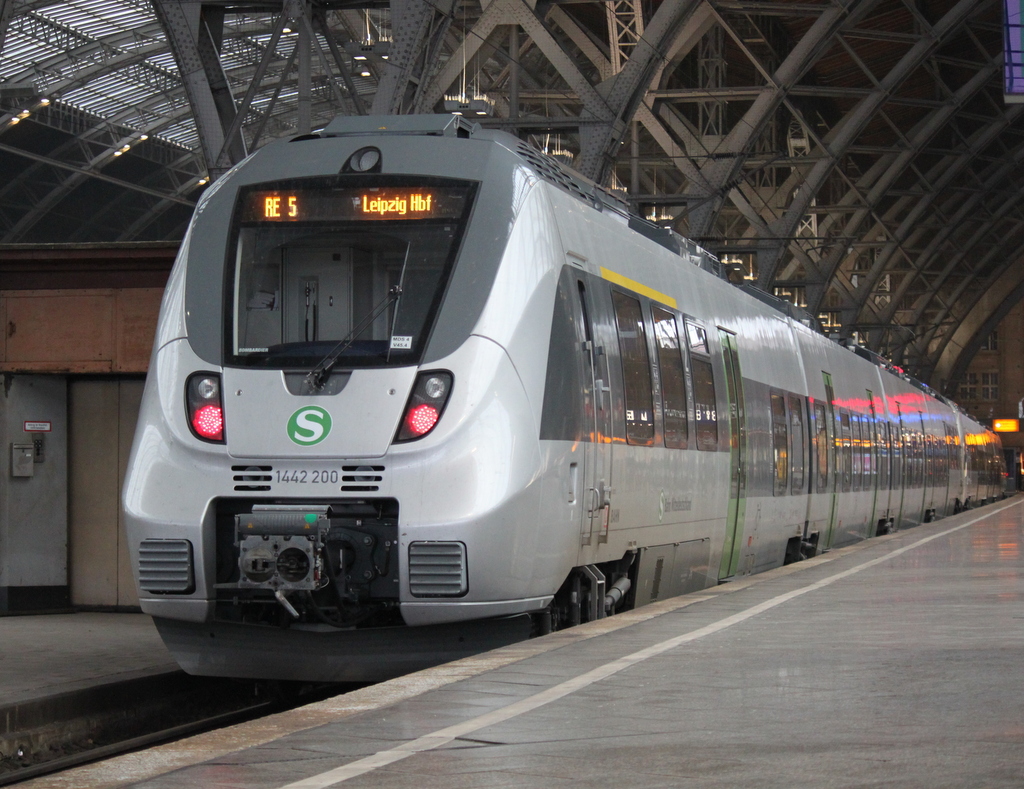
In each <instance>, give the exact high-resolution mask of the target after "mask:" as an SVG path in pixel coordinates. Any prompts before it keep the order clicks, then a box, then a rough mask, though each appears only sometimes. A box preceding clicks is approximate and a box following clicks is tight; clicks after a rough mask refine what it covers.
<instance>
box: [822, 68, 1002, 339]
mask: <svg viewBox="0 0 1024 789" xmlns="http://www.w3.org/2000/svg"><path fill="white" fill-rule="evenodd" d="M1001 66H1002V58H1001V57H1000V58H998V59H994V60H993V61H992V62H991V63H990V64H989V67H988V68H986V69H982V70H980V71H979V72H978V73H977V74H976V75H975V76H974V77H972V78H971V79H970V80H968V81H967V82H966V83H965V84H964V85H962V86H961V87H960V88H959V89H958V90H957V91H956V92H955V93H954V94H953V95H952V96H951V97H950V98H949V100H948V101H946V102H945V103H944V104H943V105H942V106H941V107H940V108H938V109H936V110H934V111H933V112H932V113H930V114H929V115H928V116H927V117H926V118H925V119H923V120H922V121H921V122H920V123H918V124H917V126H916V127H915V128H914V129H913V130H911V131H910V132H908V134H907V137H906V139H905V141H904V143H903V145H902V147H901V148H898V149H895V150H893V151H891V152H890V153H887V154H886V155H884V156H882V157H880V158H879V160H878V161H877V162H876V163H875V165H874V166H873V167H872V168H871V169H870V170H869V171H868V172H867V173H865V174H864V176H862V177H861V178H860V179H859V180H858V181H857V184H856V187H855V188H853V189H850V190H849V191H848V193H847V195H846V196H845V197H844V198H843V200H842V201H841V205H843V206H845V207H848V208H849V209H850V210H851V215H850V216H849V218H848V219H847V220H846V221H845V223H844V224H843V226H842V228H841V230H840V232H839V233H838V234H837V235H838V238H840V239H853V238H857V237H858V234H859V233H860V232H861V229H862V227H863V226H864V223H865V222H866V221H868V220H869V219H871V218H875V220H876V224H880V225H883V227H884V224H883V223H882V220H881V219H880V218H879V217H878V215H877V211H878V208H879V205H880V203H881V202H882V201H883V200H884V199H886V198H887V196H888V195H889V194H890V192H889V190H890V189H891V188H892V186H893V184H894V183H895V182H896V181H897V179H898V178H900V177H901V176H902V175H903V174H904V173H905V172H906V170H907V169H908V168H909V167H910V165H911V163H912V162H913V161H914V159H915V158H916V157H917V156H918V155H919V154H920V153H921V152H922V150H923V149H924V147H925V146H926V145H927V144H928V142H929V141H930V140H932V139H933V138H934V137H935V135H936V134H938V133H939V132H940V131H941V130H942V129H943V128H945V127H946V125H947V124H948V123H949V121H950V120H951V119H952V118H953V117H954V116H955V115H956V114H957V112H958V110H959V109H960V108H961V107H962V106H963V105H964V104H965V103H966V102H968V101H969V100H970V99H971V98H972V97H973V96H974V95H975V94H976V93H977V92H978V91H980V90H982V89H983V88H985V87H986V85H987V84H988V83H989V81H990V79H991V77H992V76H993V75H994V74H996V73H997V72H998V70H999V69H1000V68H1001ZM982 144H983V145H985V144H987V141H984V142H983V143H982ZM973 155H974V154H973V152H972V153H970V154H965V155H963V156H961V157H957V158H956V159H954V160H952V161H946V162H944V163H943V165H942V166H941V167H939V168H936V169H937V170H938V177H939V178H940V179H942V178H945V179H952V178H953V177H954V176H955V175H956V174H957V173H958V172H959V171H960V170H961V169H962V168H963V167H964V166H966V164H967V163H968V162H969V161H970V160H971V159H972V158H973ZM951 158H952V157H951ZM940 190H941V185H936V187H935V188H934V189H933V190H932V191H931V192H930V195H931V196H932V197H933V196H934V195H936V194H937V193H939V192H940ZM930 199H931V197H923V198H922V199H921V200H920V201H919V206H918V207H917V208H916V209H915V210H914V211H913V212H911V213H912V214H915V216H914V218H913V219H911V217H909V216H908V218H907V219H906V220H904V222H903V223H902V224H901V226H900V228H899V229H897V230H895V231H889V230H888V228H885V229H884V230H883V231H882V232H885V233H886V234H890V233H891V237H892V242H891V246H892V248H893V251H895V252H897V253H899V244H900V243H901V242H902V241H903V240H905V239H904V230H905V228H907V227H914V226H916V225H917V222H916V219H917V217H919V216H920V215H921V214H922V213H923V212H924V211H925V210H926V206H927V204H928V203H929V202H930ZM872 230H874V231H875V232H876V233H877V232H879V231H880V230H882V229H881V228H872ZM846 246H847V245H846V244H845V243H840V244H837V245H836V247H835V249H834V251H833V252H831V253H830V254H829V255H828V258H827V259H826V260H825V261H824V265H823V266H820V267H819V276H820V277H821V279H822V280H823V281H824V282H828V281H831V280H833V278H834V276H835V274H836V269H837V268H838V266H839V265H840V263H841V262H842V260H843V259H844V258H846V257H847V254H846V253H845V252H844V249H845V248H846ZM887 262H888V255H880V256H879V261H878V263H879V265H877V266H876V267H875V269H876V270H875V271H873V272H872V273H871V275H869V276H867V277H865V278H864V279H865V280H866V281H865V285H864V286H863V288H862V294H865V293H870V291H871V290H872V289H873V286H874V285H875V284H876V282H877V280H878V277H880V276H881V274H882V272H883V271H884V266H885V263H887ZM839 287H840V289H841V290H844V291H845V288H843V287H842V285H841V284H840V286H839ZM846 295H847V297H848V298H849V299H850V300H851V301H856V299H855V297H854V296H853V294H851V293H849V291H846ZM893 302H894V303H896V302H898V296H894V298H893ZM819 306H820V305H819V304H818V303H811V304H809V305H808V308H809V309H810V310H811V311H812V312H816V311H817V310H818V309H819ZM890 320H892V311H890V313H889V314H888V315H885V316H873V317H868V318H867V322H879V321H880V322H883V323H885V322H888V321H890Z"/></svg>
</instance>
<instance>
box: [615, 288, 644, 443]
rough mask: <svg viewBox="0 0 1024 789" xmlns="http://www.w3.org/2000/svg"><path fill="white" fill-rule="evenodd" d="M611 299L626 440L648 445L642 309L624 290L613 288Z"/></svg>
mask: <svg viewBox="0 0 1024 789" xmlns="http://www.w3.org/2000/svg"><path fill="white" fill-rule="evenodd" d="M612 301H613V302H614V305H615V325H616V327H617V329H618V333H619V349H620V351H621V353H622V379H623V390H624V394H625V401H626V440H627V441H628V442H629V443H630V444H642V445H650V444H653V443H654V394H653V390H652V389H651V365H650V360H649V358H648V356H647V334H646V332H645V331H644V317H643V312H642V311H641V309H640V302H639V301H637V300H636V299H634V298H632V297H630V296H627V295H626V294H625V293H620V292H619V291H613V292H612Z"/></svg>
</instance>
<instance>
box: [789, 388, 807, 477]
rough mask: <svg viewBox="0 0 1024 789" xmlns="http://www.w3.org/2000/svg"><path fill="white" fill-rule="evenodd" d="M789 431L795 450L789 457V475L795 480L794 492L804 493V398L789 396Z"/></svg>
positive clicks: (805, 451) (805, 452)
mask: <svg viewBox="0 0 1024 789" xmlns="http://www.w3.org/2000/svg"><path fill="white" fill-rule="evenodd" d="M789 432H790V435H791V436H792V439H793V451H792V453H790V457H789V476H790V479H791V480H792V482H793V488H792V490H793V493H794V494H798V493H803V492H804V491H803V487H804V458H805V457H806V455H807V450H806V449H805V445H804V402H803V398H801V397H796V396H795V395H790V396H789Z"/></svg>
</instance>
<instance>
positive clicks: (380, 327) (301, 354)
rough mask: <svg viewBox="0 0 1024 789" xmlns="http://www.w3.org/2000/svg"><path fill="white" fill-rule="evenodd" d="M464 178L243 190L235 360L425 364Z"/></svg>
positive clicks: (457, 232) (455, 241)
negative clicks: (332, 358)
mask: <svg viewBox="0 0 1024 789" xmlns="http://www.w3.org/2000/svg"><path fill="white" fill-rule="evenodd" d="M473 191H474V190H473V185H472V184H468V183H466V182H461V181H451V180H442V179H429V180H427V179H420V180H417V181H415V182H410V181H409V180H408V179H406V180H402V181H398V180H396V179H394V178H387V177H381V176H374V177H372V178H367V177H365V176H358V177H352V176H348V177H342V178H332V179H304V180H302V181H293V182H288V183H275V184H260V185H257V186H253V187H247V188H244V189H242V190H241V192H240V194H239V198H238V204H237V209H236V222H235V233H234V272H233V282H232V292H233V300H232V314H231V316H230V319H229V326H228V346H229V354H228V355H229V358H230V362H231V363H234V364H241V365H246V366H261V367H313V366H315V365H316V364H317V363H319V362H320V361H321V360H322V359H323V358H324V356H325V355H327V354H329V353H332V352H337V350H339V349H340V350H341V351H342V352H341V354H340V356H339V357H338V363H339V364H340V365H342V366H346V367H362V366H379V365H396V366H397V365H409V364H415V363H417V362H418V361H419V358H420V356H421V354H422V351H423V347H424V344H425V342H426V337H427V335H428V333H429V332H430V328H431V326H432V324H433V320H434V316H435V315H436V313H437V310H438V308H439V306H440V302H441V298H442V297H443V295H444V290H445V286H446V285H447V282H448V278H449V276H450V273H451V269H452V265H453V263H454V259H455V255H456V252H457V249H458V245H459V241H460V239H461V237H462V234H463V231H464V228H465V223H466V218H467V216H468V214H469V209H470V205H471V202H472V196H473Z"/></svg>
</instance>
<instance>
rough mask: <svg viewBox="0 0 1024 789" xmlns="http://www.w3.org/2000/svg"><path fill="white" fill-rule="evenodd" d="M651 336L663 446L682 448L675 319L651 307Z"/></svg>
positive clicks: (682, 377)
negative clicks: (661, 411) (658, 377)
mask: <svg viewBox="0 0 1024 789" xmlns="http://www.w3.org/2000/svg"><path fill="white" fill-rule="evenodd" d="M651 313H652V315H653V317H654V336H655V338H656V340H657V345H658V367H659V368H660V369H661V393H662V397H663V398H664V406H665V446H667V447H674V448H676V449H685V448H686V439H687V423H686V371H685V369H684V368H683V357H682V348H681V347H680V345H679V333H678V332H677V331H676V319H675V316H674V315H673V314H672V313H671V312H668V311H667V310H663V309H661V308H659V307H653V308H652V309H651Z"/></svg>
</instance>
